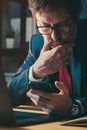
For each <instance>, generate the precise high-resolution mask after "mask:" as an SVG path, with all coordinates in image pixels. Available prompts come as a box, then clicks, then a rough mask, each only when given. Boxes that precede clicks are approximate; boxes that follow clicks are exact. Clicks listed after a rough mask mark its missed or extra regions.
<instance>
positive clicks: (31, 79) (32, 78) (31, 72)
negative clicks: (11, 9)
mask: <svg viewBox="0 0 87 130" xmlns="http://www.w3.org/2000/svg"><path fill="white" fill-rule="evenodd" d="M29 80H30V81H35V82H40V81H42V80H43V79H35V78H34V77H33V67H32V66H31V67H30V69H29Z"/></svg>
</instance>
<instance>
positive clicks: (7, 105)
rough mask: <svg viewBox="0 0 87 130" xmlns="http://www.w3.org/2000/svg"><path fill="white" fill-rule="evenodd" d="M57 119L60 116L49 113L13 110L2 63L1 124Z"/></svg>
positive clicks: (22, 123) (27, 123)
mask: <svg viewBox="0 0 87 130" xmlns="http://www.w3.org/2000/svg"><path fill="white" fill-rule="evenodd" d="M55 120H58V117H54V116H49V115H48V114H43V113H35V112H24V111H13V109H12V106H11V101H10V98H9V94H8V90H7V84H6V81H5V77H4V74H3V70H2V66H1V65H0V125H9V126H20V125H32V124H37V123H45V122H50V121H55Z"/></svg>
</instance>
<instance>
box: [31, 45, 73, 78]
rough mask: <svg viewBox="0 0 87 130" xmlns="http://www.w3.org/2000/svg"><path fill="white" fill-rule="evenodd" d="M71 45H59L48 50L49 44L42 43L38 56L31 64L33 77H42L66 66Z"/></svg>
mask: <svg viewBox="0 0 87 130" xmlns="http://www.w3.org/2000/svg"><path fill="white" fill-rule="evenodd" d="M73 45H74V44H73V43H70V44H67V45H59V46H57V47H55V48H53V49H51V50H49V45H48V44H44V46H43V48H42V51H41V53H40V56H39V58H38V59H37V61H36V62H35V63H34V65H33V66H32V67H33V76H34V78H36V79H39V78H44V77H45V76H47V75H50V74H53V73H56V72H57V71H59V70H60V69H61V68H63V67H64V66H67V65H68V64H69V63H70V59H71V55H72V49H73Z"/></svg>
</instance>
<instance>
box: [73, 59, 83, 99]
mask: <svg viewBox="0 0 87 130" xmlns="http://www.w3.org/2000/svg"><path fill="white" fill-rule="evenodd" d="M71 75H72V81H73V85H74V92H75V91H76V92H75V93H77V94H78V96H80V84H81V83H80V82H81V64H80V62H79V60H78V59H75V58H74V57H72V63H71Z"/></svg>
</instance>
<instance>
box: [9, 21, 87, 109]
mask: <svg viewBox="0 0 87 130" xmlns="http://www.w3.org/2000/svg"><path fill="white" fill-rule="evenodd" d="M80 24H81V25H82V26H81V25H80V26H79V27H78V34H77V37H76V41H75V42H76V44H75V47H74V49H73V60H72V65H71V76H72V81H73V85H74V87H73V98H77V99H79V100H81V101H82V103H83V105H84V107H85V109H86V111H87V63H86V59H87V58H86V57H87V38H86V35H87V29H86V27H87V25H86V26H85V24H84V23H80ZM86 24H87V23H86ZM83 32H84V33H83ZM43 44H44V40H43V37H42V36H41V35H40V34H37V35H33V36H32V38H31V42H30V44H29V51H28V55H27V57H26V59H25V61H24V63H23V65H22V66H21V67H20V68H19V70H18V71H17V73H16V75H15V76H14V77H13V79H12V82H11V83H10V85H9V92H10V96H11V100H12V103H13V104H14V105H19V104H25V103H26V101H28V98H27V96H26V92H27V91H28V90H29V78H28V72H29V68H30V66H31V65H32V64H33V63H34V62H35V61H36V59H37V58H38V56H39V54H40V51H41V49H42V47H43ZM57 79H58V73H55V74H52V75H49V76H47V77H46V78H45V79H44V80H46V81H47V82H50V83H51V84H52V86H53V89H54V91H57V89H56V87H55V85H54V81H55V80H57Z"/></svg>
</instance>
